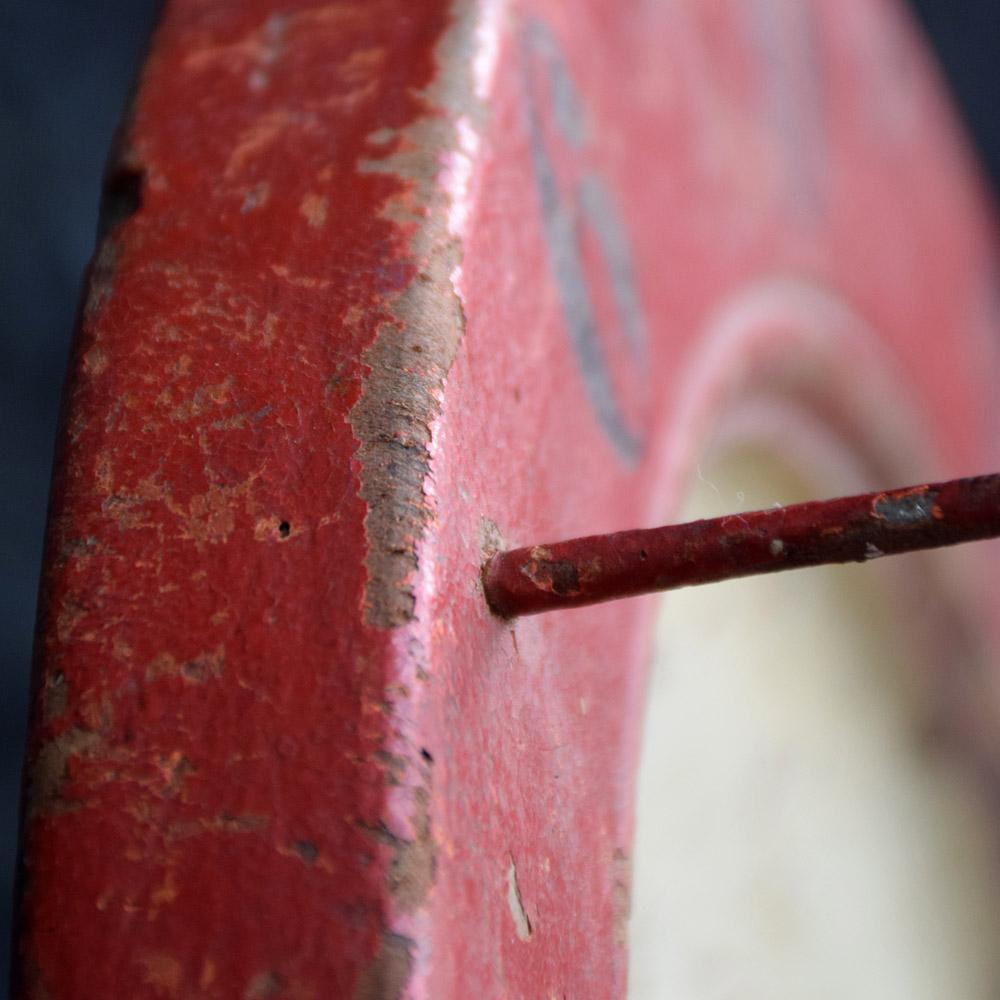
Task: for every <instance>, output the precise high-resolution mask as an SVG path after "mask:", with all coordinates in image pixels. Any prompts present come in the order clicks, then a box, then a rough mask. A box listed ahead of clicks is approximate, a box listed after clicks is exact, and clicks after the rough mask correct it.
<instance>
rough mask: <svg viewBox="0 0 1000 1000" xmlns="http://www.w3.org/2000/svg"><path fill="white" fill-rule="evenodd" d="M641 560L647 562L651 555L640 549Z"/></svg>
mask: <svg viewBox="0 0 1000 1000" xmlns="http://www.w3.org/2000/svg"><path fill="white" fill-rule="evenodd" d="M639 558H640V559H641V560H642V561H643V562H645V561H646V560H647V559H648V558H649V553H648V552H647V551H646V550H645V549H639Z"/></svg>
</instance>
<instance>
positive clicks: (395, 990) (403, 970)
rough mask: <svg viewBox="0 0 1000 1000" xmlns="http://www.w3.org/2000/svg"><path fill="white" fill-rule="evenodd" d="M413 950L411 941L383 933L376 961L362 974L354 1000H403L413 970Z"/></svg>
mask: <svg viewBox="0 0 1000 1000" xmlns="http://www.w3.org/2000/svg"><path fill="white" fill-rule="evenodd" d="M413 950H414V943H413V941H411V940H410V938H408V937H404V936H403V935H402V934H393V933H391V932H389V931H386V932H385V933H383V934H382V937H381V940H380V941H379V947H378V951H377V952H376V953H375V958H374V959H372V961H371V963H370V964H369V965H368V966H367V967H366V968H365V970H364V971H363V972H362V974H361V978H360V980H359V981H358V987H357V989H356V990H355V993H354V1000H402V997H403V990H404V989H405V988H406V984H407V982H408V981H409V979H410V973H411V971H412V969H413Z"/></svg>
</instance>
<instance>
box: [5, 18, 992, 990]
mask: <svg viewBox="0 0 1000 1000" xmlns="http://www.w3.org/2000/svg"><path fill="white" fill-rule="evenodd" d="M105 218H106V220H107V223H108V232H107V234H106V235H105V237H104V239H103V241H102V243H101V245H100V248H99V250H98V253H97V256H96V258H95V262H94V265H93V270H92V274H91V279H90V291H89V295H88V299H87V302H86V306H85V308H84V312H83V318H82V323H81V329H80V333H79V336H78V339H77V344H76V353H75V360H74V362H73V367H72V375H71V380H70V385H69V389H68V396H67V404H66V414H65V422H64V431H63V438H62V450H61V457H60V460H59V464H58V469H57V475H56V481H55V487H54V494H53V497H54V499H53V508H52V514H51V522H50V535H49V544H48V557H47V573H46V578H45V584H44V601H43V604H44V610H43V613H42V619H41V625H40V639H39V645H38V666H37V673H36V686H37V693H36V698H35V708H34V716H33V729H32V736H31V745H30V750H29V768H28V774H27V800H26V801H27V806H26V813H25V820H24V824H25V825H24V851H23V864H24V879H23V890H22V895H21V921H22V923H21V932H20V937H19V945H18V946H19V954H20V995H21V996H24V997H32V998H39V1000H40V998H50V1000H67V998H97V997H110V996H120V997H135V998H140V997H151V998H152V997H185V998H186V997H206V998H229V997H233V998H236V997H248V998H262V997H283V998H296V1000H304V998H328V997H329V998H333V997H336V998H339V997H356V998H375V997H386V998H402V997H409V998H417V997H426V998H452V997H454V998H457V997H468V996H481V997H484V998H485V997H497V998H499V997H530V998H541V997H545V998H548V997H571V998H583V997H593V998H604V997H608V996H612V995H618V994H621V993H622V992H623V991H624V988H625V979H626V951H625V946H624V942H625V929H626V922H627V918H628V909H629V892H630V890H629V871H630V854H631V844H632V828H633V820H632V817H633V805H632V800H633V775H634V772H635V766H636V757H637V752H638V744H639V729H640V727H639V722H640V716H641V710H642V703H643V691H644V677H645V665H646V661H647V658H648V649H649V642H650V629H651V615H652V611H653V608H654V604H653V603H652V602H650V601H649V600H646V599H641V600H637V601H631V602H624V603H621V604H616V605H609V606H601V607H594V608H588V609H583V610H580V611H571V612H564V613H561V614H557V615H551V616H547V617H546V616H542V617H539V618H534V619H526V620H523V621H518V622H517V623H516V624H510V623H506V622H503V621H501V620H500V619H498V618H496V617H494V616H492V615H491V614H490V612H489V610H488V609H487V607H486V605H485V602H484V600H483V595H482V592H481V587H480V582H479V570H480V566H481V565H482V563H483V560H484V558H485V556H486V555H487V554H489V553H490V552H492V551H494V550H495V549H496V547H497V546H499V545H501V544H510V545H521V544H526V543H530V542H534V541H537V540H540V539H545V538H559V537H569V536H573V535H579V534H583V533H591V532H601V531H609V530H615V529H621V528H630V527H636V526H643V525H652V524H656V523H660V522H662V521H663V520H665V519H666V518H667V517H668V516H669V515H670V514H671V512H672V510H673V509H674V508H675V507H676V506H677V504H678V503H679V502H680V497H681V495H682V493H683V491H684V488H685V484H686V483H687V482H688V481H689V480H690V479H691V477H692V476H693V475H694V474H695V470H696V467H697V464H698V462H699V461H700V458H699V456H700V455H701V454H702V453H703V452H704V451H705V450H706V449H708V448H710V447H711V446H712V445H713V443H718V442H722V441H726V440H732V439H737V438H738V439H740V440H752V441H755V442H756V441H768V442H771V443H774V442H778V444H779V445H780V448H781V449H782V451H783V452H784V453H786V454H792V455H794V454H796V453H799V452H801V453H808V454H809V456H810V459H809V461H810V462H816V461H819V462H820V463H821V464H822V465H823V467H824V468H825V469H826V470H827V471H828V472H829V473H830V476H831V482H833V481H835V482H836V486H835V488H834V490H833V492H836V491H837V489H838V488H844V489H845V490H846V488H848V487H851V486H854V485H858V486H862V485H863V486H867V487H868V488H877V487H880V486H885V485H890V484H891V485H896V484H899V483H903V482H908V481H917V480H921V479H927V478H939V479H943V478H948V477H950V476H955V475H959V474H966V473H970V472H977V471H987V470H989V469H990V468H995V467H997V466H998V465H1000V462H998V457H1000V449H998V442H1000V436H998V433H997V430H998V427H997V422H996V412H997V411H996V408H995V406H994V403H993V400H994V385H995V383H996V379H997V375H998V370H1000V344H998V342H997V339H996V336H995V333H996V331H995V326H996V318H997V307H996V284H995V275H996V271H995V259H994V257H993V256H992V254H991V251H990V249H989V245H990V240H991V238H992V230H991V222H990V218H989V212H988V210H987V208H986V206H985V204H984V199H983V198H982V196H981V194H980V193H979V191H978V190H977V185H976V183H975V182H974V180H973V179H972V172H971V171H970V167H969V162H968V157H967V154H966V153H965V151H964V149H963V148H962V146H961V143H960V142H959V141H958V140H957V139H956V137H955V129H954V125H953V122H952V118H951V116H950V113H949V111H948V109H947V108H946V107H944V106H943V104H942V101H941V98H940V96H939V94H938V85H937V81H936V79H935V78H934V75H933V73H932V72H931V70H930V69H929V68H928V65H927V63H926V60H925V58H924V57H923V55H922V53H921V52H920V51H919V47H918V46H917V45H916V44H915V42H914V39H913V37H912V35H911V31H910V28H909V26H908V24H907V23H905V22H904V21H903V19H902V18H901V17H900V15H899V12H898V11H897V10H896V9H895V7H894V5H893V4H891V3H881V2H875V0H840V2H839V3H836V4H834V3H815V4H808V5H806V4H800V3H796V2H794V0H781V2H769V3H768V2H763V0H760V2H758V0H754V2H748V3H741V4H731V5H715V4H701V3H697V2H694V0H691V2H678V3H672V4H659V5H654V4H640V5H631V6H628V9H623V7H622V5H620V4H617V3H612V2H610V0H607V2H605V0H588V2H587V3H586V4H573V5H569V4H557V3H553V2H547V0H524V2H523V3H517V4H515V3H510V4H507V3H503V2H500V0H479V2H475V0H456V2H454V3H451V2H445V0H440V2H438V0H427V2H424V3H420V4H413V3H403V2H400V0H368V2H365V3H360V2H345V3H340V4H322V3H318V2H307V0H295V2H289V3H282V4H277V3H275V2H272V0H219V2H215V3H211V4H207V3H202V2H196V0H171V2H169V3H168V4H167V5H166V8H165V11H164V14H163V17H162V21H161V23H160V26H159V28H158V29H157V32H156V34H155V37H154V40H153V45H152V51H151V54H150V57H149V60H148V62H147V64H146V67H145V70H144V71H143V74H142V77H141V81H140V85H139V88H138V91H137V94H136V97H135V100H134V103H133V106H132V109H131V111H130V114H129V118H128V122H127V125H126V127H125V131H124V133H123V137H122V142H121V146H120V149H119V151H118V154H117V157H116V159H115V161H114V164H113V167H112V169H111V172H110V175H109V184H108V197H107V206H106V213H105ZM848 465H850V466H851V468H853V469H856V470H860V471H859V472H857V473H856V474H854V475H853V478H852V477H851V476H848V475H847V474H846V473H844V474H843V475H840V474H839V473H838V472H837V471H836V470H837V469H842V468H847V467H848ZM830 470H833V471H832V472H831V471H830ZM838 475H839V476H840V478H837V477H838ZM855 480H856V482H855ZM987 551H993V550H986V549H984V550H982V552H987ZM956 558H957V559H958V561H957V562H955V563H954V565H953V568H954V572H955V574H956V578H957V579H958V581H959V582H958V583H957V584H955V585H954V586H952V585H951V584H950V583H949V582H948V580H950V577H948V579H946V580H945V582H943V583H941V584H940V586H939V587H938V592H939V593H940V594H944V595H946V597H945V598H942V600H941V601H939V602H937V603H936V604H935V605H934V607H935V609H936V610H935V615H937V616H938V617H937V618H936V619H935V620H936V621H937V625H936V626H935V630H934V635H935V636H936V638H937V639H939V640H941V639H942V637H944V636H950V635H955V634H959V633H961V635H963V636H965V637H966V640H967V642H971V643H972V644H973V646H974V647H975V649H974V650H973V651H972V652H971V653H970V654H969V657H968V659H969V662H970V663H979V664H988V663H990V662H991V657H992V656H993V654H994V653H995V652H996V650H997V648H998V643H1000V637H998V635H997V629H996V625H995V613H996V611H997V607H996V594H997V593H998V592H1000V591H998V590H997V587H996V584H997V582H998V579H997V568H996V565H995V564H994V563H992V562H990V561H989V560H987V559H986V557H985V555H983V554H982V553H980V554H978V555H977V554H964V555H963V556H961V557H956ZM918 565H921V566H923V565H931V564H925V563H920V564H918ZM908 580H909V582H910V583H912V584H913V585H914V586H915V587H916V586H918V585H919V584H920V581H919V580H918V579H917V578H916V574H914V573H913V572H912V571H911V572H910V574H909V576H908ZM991 616H992V617H991ZM969 637H972V638H969ZM945 660H947V657H945ZM936 662H938V665H939V666H940V665H941V663H944V662H945V661H936ZM993 662H995V660H993ZM935 676H938V675H935ZM941 677H942V678H943V677H944V674H943V673H942V675H941ZM998 679H1000V678H998V675H997V673H996V670H995V669H993V668H991V667H985V666H983V667H982V668H981V669H978V670H969V671H967V672H966V673H964V674H963V681H962V683H961V684H945V682H944V679H942V685H943V686H944V687H947V690H948V691H950V692H951V695H950V700H949V704H950V706H951V713H952V714H951V718H952V719H953V720H957V722H958V723H959V728H960V729H961V731H962V732H963V733H966V734H970V733H971V734H972V736H971V738H970V740H969V742H970V750H969V753H970V755H971V756H973V757H974V758H975V759H976V760H977V761H978V762H979V763H980V765H981V771H982V773H983V774H985V775H987V780H988V781H990V782H992V780H993V778H992V775H993V773H994V768H995V763H996V757H997V752H998V751H1000V743H998V741H997V740H996V737H995V719H996V710H997V694H998V691H997V688H998V684H997V681H998Z"/></svg>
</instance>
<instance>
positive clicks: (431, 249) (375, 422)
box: [350, 3, 486, 628]
mask: <svg viewBox="0 0 1000 1000" xmlns="http://www.w3.org/2000/svg"><path fill="white" fill-rule="evenodd" d="M453 9H454V12H455V13H454V22H453V24H452V27H451V28H450V29H449V30H448V31H447V32H446V33H445V35H444V36H443V37H442V39H441V42H440V43H439V46H438V50H437V62H438V67H439V71H438V78H437V80H436V81H435V82H434V83H433V84H432V85H431V86H429V87H428V88H427V89H426V90H425V92H424V93H423V95H422V97H423V99H424V101H425V103H426V107H427V109H428V110H427V114H426V115H425V116H424V117H423V118H421V119H420V120H418V121H416V122H414V123H412V124H411V125H409V126H407V127H406V128H404V129H403V130H401V131H400V132H399V133H398V134H396V135H395V137H394V138H395V140H396V141H395V143H394V144H393V148H394V151H393V152H390V153H389V154H388V155H387V156H385V157H383V158H380V159H374V158H372V159H368V160H365V161H363V162H362V163H360V164H359V169H360V170H361V171H362V172H367V173H384V174H390V175H392V176H394V177H398V178H400V179H402V180H403V181H405V182H406V190H405V191H404V192H403V193H402V194H397V195H394V196H393V197H392V198H390V199H389V201H388V202H387V203H386V204H385V205H384V207H383V210H382V214H383V216H384V217H385V218H387V219H390V220H392V221H393V222H395V223H396V224H397V226H398V227H399V229H400V233H401V235H403V234H405V242H406V248H407V249H406V259H407V263H408V268H409V271H410V276H409V279H408V282H407V284H406V287H405V288H404V289H403V290H402V291H401V292H399V293H398V294H397V295H396V296H395V297H394V298H393V299H392V300H391V301H390V302H389V303H388V304H387V306H386V313H387V315H386V318H385V320H384V321H383V323H382V325H381V328H380V330H379V333H378V336H377V337H376V339H375V341H374V343H373V344H372V345H371V346H370V347H369V348H368V349H367V350H366V351H365V352H364V355H363V358H362V360H363V362H364V364H365V366H366V367H367V368H368V371H369V374H368V376H367V378H366V379H365V382H364V387H363V391H362V394H361V397H360V399H359V400H358V402H357V403H356V404H355V405H354V407H353V409H352V410H351V413H350V422H351V426H352V428H353V430H354V433H355V435H356V436H357V438H358V440H359V442H360V444H359V446H358V450H357V453H356V456H357V460H358V463H359V466H360V472H359V475H360V479H361V489H360V495H361V497H362V499H364V501H365V503H366V504H367V505H368V516H367V518H366V521H365V529H366V533H367V537H368V556H367V559H366V565H367V569H368V583H367V588H366V599H365V620H366V621H367V623H368V624H370V625H373V626H375V627H377V628H393V627H396V626H399V625H403V624H405V623H406V622H409V621H412V620H413V619H414V617H415V612H414V603H415V601H414V594H413V577H414V575H415V573H416V570H417V561H418V555H417V553H418V549H419V546H420V542H421V540H422V539H423V537H424V534H425V532H426V530H427V526H428V524H429V523H430V522H431V521H432V519H433V517H434V509H433V502H432V500H431V498H430V497H429V496H428V495H427V492H426V490H425V481H426V479H427V477H428V475H429V474H430V446H431V439H432V434H433V427H434V423H435V421H436V420H437V417H438V415H439V413H440V408H441V396H442V393H443V390H444V382H445V378H446V376H447V374H448V371H449V369H450V368H451V364H452V361H453V360H454V358H455V353H456V351H457V350H458V345H459V342H460V341H461V338H462V335H463V332H464V330H465V317H464V314H463V311H462V303H461V301H460V299H459V296H458V294H457V293H456V290H455V286H454V284H453V277H454V275H455V272H456V269H457V268H459V267H460V265H461V256H462V250H461V244H460V235H456V234H460V231H461V226H460V222H461V221H462V220H464V218H465V217H466V216H467V213H468V205H467V203H466V199H468V198H469V197H470V194H469V191H470V179H469V175H470V174H471V172H472V169H473V165H472V161H471V157H470V150H472V151H474V150H475V149H476V148H477V145H476V144H477V142H478V135H477V132H478V129H480V128H481V125H482V121H483V119H484V117H485V113H486V112H485V106H484V105H483V103H482V99H481V98H477V97H476V96H475V94H476V90H475V80H474V71H473V68H472V61H471V54H473V53H475V52H476V51H477V43H478V44H481V41H480V39H478V38H477V31H478V29H479V17H478V15H479V9H478V7H477V5H475V4H471V3H469V4H465V3H462V4H460V3H456V4H455V6H454V8H453ZM459 122H462V123H464V124H463V125H462V126H461V127H460V125H459ZM370 141H371V143H372V144H373V145H376V144H379V145H385V144H387V143H388V142H390V141H391V140H390V139H389V138H388V136H387V135H386V132H385V130H384V128H381V127H376V128H373V130H372V135H371V136H370ZM449 162H450V163H451V164H452V165H453V166H452V168H451V172H450V173H449V172H448V171H447V170H445V172H444V174H443V173H442V168H443V167H445V166H446V165H447V164H448V163H449ZM456 165H462V166H461V169H460V170H459V172H458V174H456V173H455V169H456ZM449 177H456V178H460V180H461V182H460V183H459V182H458V181H457V180H456V182H455V183H454V184H452V183H450V181H449V179H448V178H449ZM415 355H416V356H415Z"/></svg>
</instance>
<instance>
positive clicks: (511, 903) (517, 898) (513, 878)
mask: <svg viewBox="0 0 1000 1000" xmlns="http://www.w3.org/2000/svg"><path fill="white" fill-rule="evenodd" d="M508 857H509V856H508ZM509 860H510V865H509V867H508V868H507V908H508V909H509V910H510V916H511V919H512V920H513V921H514V930H515V932H516V933H517V937H518V940H520V941H530V940H531V935H532V927H531V920H530V918H529V917H528V911H527V910H525V908H524V901H523V900H522V899H521V887H520V886H519V885H518V884H517V867H516V865H515V864H514V859H513V858H512V857H509Z"/></svg>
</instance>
